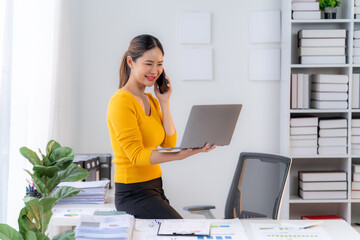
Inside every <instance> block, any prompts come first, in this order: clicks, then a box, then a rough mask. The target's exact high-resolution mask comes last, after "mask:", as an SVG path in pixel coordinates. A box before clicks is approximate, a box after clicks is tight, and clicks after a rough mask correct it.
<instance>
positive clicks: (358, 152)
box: [351, 146, 360, 155]
mask: <svg viewBox="0 0 360 240" xmlns="http://www.w3.org/2000/svg"><path fill="white" fill-rule="evenodd" d="M351 154H352V155H360V149H359V148H352V146H351Z"/></svg>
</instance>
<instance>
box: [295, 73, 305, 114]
mask: <svg viewBox="0 0 360 240" xmlns="http://www.w3.org/2000/svg"><path fill="white" fill-rule="evenodd" d="M303 78H304V76H303V74H298V75H297V84H298V85H297V91H298V92H297V98H298V99H297V108H304V79H303Z"/></svg>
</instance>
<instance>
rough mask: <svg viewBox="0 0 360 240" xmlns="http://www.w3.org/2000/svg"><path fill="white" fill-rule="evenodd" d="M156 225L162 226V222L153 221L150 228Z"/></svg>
mask: <svg viewBox="0 0 360 240" xmlns="http://www.w3.org/2000/svg"><path fill="white" fill-rule="evenodd" d="M156 224H160V222H159V221H157V220H156V219H155V220H154V221H152V222H151V223H150V224H149V226H150V227H153V226H155V225H156Z"/></svg>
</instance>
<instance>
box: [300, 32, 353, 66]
mask: <svg viewBox="0 0 360 240" xmlns="http://www.w3.org/2000/svg"><path fill="white" fill-rule="evenodd" d="M298 38H299V54H298V55H299V57H300V63H301V64H345V63H346V56H345V55H346V54H345V47H346V44H345V40H346V29H303V30H300V31H299V32H298Z"/></svg>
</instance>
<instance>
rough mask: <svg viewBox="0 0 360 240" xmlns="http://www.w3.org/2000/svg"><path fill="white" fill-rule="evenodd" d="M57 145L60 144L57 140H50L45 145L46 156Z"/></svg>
mask: <svg viewBox="0 0 360 240" xmlns="http://www.w3.org/2000/svg"><path fill="white" fill-rule="evenodd" d="M59 147H61V145H60V144H59V143H58V142H56V141H54V140H50V141H49V142H48V144H47V146H46V156H50V154H51V153H52V152H53V151H54V150H55V149H57V148H59Z"/></svg>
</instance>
